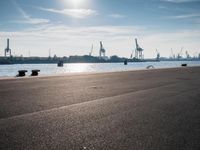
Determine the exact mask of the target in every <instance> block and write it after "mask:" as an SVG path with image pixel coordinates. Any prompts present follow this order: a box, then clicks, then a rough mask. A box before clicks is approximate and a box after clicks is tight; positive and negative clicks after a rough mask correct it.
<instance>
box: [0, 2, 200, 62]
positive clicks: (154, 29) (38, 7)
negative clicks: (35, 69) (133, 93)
mask: <svg viewBox="0 0 200 150" xmlns="http://www.w3.org/2000/svg"><path fill="white" fill-rule="evenodd" d="M6 38H10V39H11V49H12V51H13V54H14V55H21V54H23V55H24V56H28V55H29V54H31V56H48V53H49V49H51V53H52V55H53V54H56V55H57V56H69V55H84V54H88V53H89V51H90V47H91V45H92V44H94V55H98V51H99V41H103V43H104V47H105V49H106V54H107V55H108V56H111V55H119V56H125V57H130V55H131V52H132V50H133V49H134V48H135V44H134V38H138V40H139V44H140V46H141V47H142V48H143V49H144V50H145V51H144V55H145V57H146V58H150V57H155V55H156V54H155V50H156V49H158V51H159V52H160V53H161V55H162V56H169V55H171V49H172V50H173V53H178V52H179V51H180V49H181V47H184V51H186V50H187V51H189V53H190V54H191V55H197V54H198V53H200V0H42V1H41V0H1V1H0V55H3V52H4V49H5V47H6Z"/></svg>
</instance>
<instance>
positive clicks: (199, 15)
mask: <svg viewBox="0 0 200 150" xmlns="http://www.w3.org/2000/svg"><path fill="white" fill-rule="evenodd" d="M194 17H200V14H185V15H177V16H170V17H168V18H169V19H188V18H194Z"/></svg>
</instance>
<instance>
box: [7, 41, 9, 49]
mask: <svg viewBox="0 0 200 150" xmlns="http://www.w3.org/2000/svg"><path fill="white" fill-rule="evenodd" d="M7 49H9V39H7Z"/></svg>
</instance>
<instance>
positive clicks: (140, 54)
mask: <svg viewBox="0 0 200 150" xmlns="http://www.w3.org/2000/svg"><path fill="white" fill-rule="evenodd" d="M135 45H136V49H135V58H136V59H143V56H144V55H143V51H144V49H142V48H141V47H140V46H139V44H138V42H137V39H135Z"/></svg>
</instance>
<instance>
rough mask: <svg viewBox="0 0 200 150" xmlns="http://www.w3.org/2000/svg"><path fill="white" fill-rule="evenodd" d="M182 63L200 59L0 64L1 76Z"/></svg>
mask: <svg viewBox="0 0 200 150" xmlns="http://www.w3.org/2000/svg"><path fill="white" fill-rule="evenodd" d="M182 63H187V64H188V66H200V61H186V62H185V61H164V62H137V63H128V65H126V66H125V65H124V63H94V64H92V63H91V64H89V63H88V64H86V63H76V64H64V67H57V64H18V65H0V77H9V76H10V77H14V76H16V75H17V73H18V70H28V73H27V75H30V74H31V70H33V69H39V70H41V72H40V75H55V74H66V73H81V72H113V71H128V70H139V69H146V67H147V66H149V65H153V66H154V67H155V68H173V67H181V64H182Z"/></svg>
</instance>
